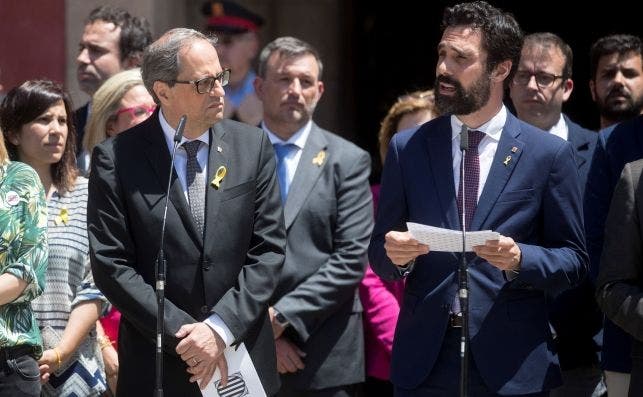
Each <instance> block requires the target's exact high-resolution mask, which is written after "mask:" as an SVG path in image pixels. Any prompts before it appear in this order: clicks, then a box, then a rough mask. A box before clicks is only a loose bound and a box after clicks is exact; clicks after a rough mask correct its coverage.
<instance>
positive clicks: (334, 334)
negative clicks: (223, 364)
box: [273, 124, 373, 395]
mask: <svg viewBox="0 0 643 397" xmlns="http://www.w3.org/2000/svg"><path fill="white" fill-rule="evenodd" d="M320 153H323V154H320ZM370 164H371V160H370V156H369V155H368V153H366V152H365V151H363V150H361V149H359V148H358V147H357V146H355V145H354V144H352V143H350V142H348V141H346V140H344V139H342V138H340V137H338V136H336V135H334V134H332V133H330V132H328V131H325V130H322V129H321V128H319V127H318V126H317V125H315V124H313V127H312V130H311V131H310V135H309V137H308V140H307V142H306V144H305V147H304V149H303V152H302V154H301V158H300V160H299V164H298V166H297V171H296V172H295V176H294V178H293V181H292V183H291V185H290V189H289V193H288V199H287V201H286V203H285V208H284V216H285V222H286V231H287V234H288V243H287V246H286V261H285V263H284V268H283V271H282V273H281V278H280V279H279V284H278V286H277V289H276V291H275V295H274V296H273V304H274V307H275V309H277V310H278V311H279V312H281V313H282V314H283V315H284V316H285V317H286V319H287V320H288V321H289V322H290V324H291V326H290V327H288V329H287V330H286V336H288V337H290V338H291V340H292V341H294V342H295V343H296V344H298V345H299V346H300V348H301V349H302V350H303V351H304V352H306V357H304V359H303V361H304V364H305V366H306V368H305V369H303V370H301V371H298V372H297V373H295V374H292V375H286V376H282V383H283V385H284V387H283V391H284V393H286V394H288V393H289V394H290V395H297V393H296V392H293V390H305V389H322V388H328V387H335V386H340V385H348V384H353V383H358V382H361V381H362V380H363V379H364V346H363V344H364V341H363V330H362V317H361V311H362V309H361V304H360V302H359V297H358V295H357V286H358V284H359V282H360V280H361V279H362V277H363V274H364V270H365V266H366V262H367V259H366V249H367V246H368V241H369V237H370V233H371V229H372V226H373V209H372V208H373V204H372V198H371V192H370V188H369V183H368V177H369V173H370ZM293 393H294V394H293Z"/></svg>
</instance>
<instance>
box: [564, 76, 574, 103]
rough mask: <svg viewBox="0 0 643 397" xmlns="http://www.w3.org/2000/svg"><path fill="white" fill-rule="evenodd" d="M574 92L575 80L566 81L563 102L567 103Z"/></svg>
mask: <svg viewBox="0 0 643 397" xmlns="http://www.w3.org/2000/svg"><path fill="white" fill-rule="evenodd" d="M572 91H574V80H572V79H565V81H564V82H563V102H565V101H567V100H568V99H569V97H570V96H571V95H572Z"/></svg>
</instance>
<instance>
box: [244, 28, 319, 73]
mask: <svg viewBox="0 0 643 397" xmlns="http://www.w3.org/2000/svg"><path fill="white" fill-rule="evenodd" d="M275 52H276V53H278V54H279V55H280V56H285V57H286V58H292V57H299V56H303V55H312V56H314V57H315V60H316V61H317V67H318V68H319V76H317V78H318V79H319V80H321V78H322V72H323V71H324V64H323V63H322V60H321V56H320V55H319V51H317V49H316V48H315V47H313V46H312V45H310V44H308V43H306V42H305V41H303V40H300V39H298V38H295V37H290V36H284V37H278V38H276V39H274V40H273V41H271V42H270V43H268V44H266V46H265V47H264V48H263V50H261V53H260V54H259V67H258V70H257V74H258V75H259V77H261V78H265V77H266V69H267V68H268V58H270V56H271V55H272V54H273V53H275Z"/></svg>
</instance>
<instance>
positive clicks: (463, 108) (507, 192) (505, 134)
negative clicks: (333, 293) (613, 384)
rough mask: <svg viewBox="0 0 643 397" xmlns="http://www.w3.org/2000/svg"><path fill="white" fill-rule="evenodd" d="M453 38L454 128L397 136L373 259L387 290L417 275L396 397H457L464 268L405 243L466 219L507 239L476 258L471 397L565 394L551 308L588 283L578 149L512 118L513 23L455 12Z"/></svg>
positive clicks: (427, 127)
mask: <svg viewBox="0 0 643 397" xmlns="http://www.w3.org/2000/svg"><path fill="white" fill-rule="evenodd" d="M443 26H444V28H445V29H444V32H443V35H442V39H441V41H440V43H439V45H438V64H437V68H436V75H437V78H436V104H437V105H438V108H439V109H440V110H441V112H443V114H446V115H445V116H442V117H439V118H437V119H434V120H432V121H430V122H428V123H426V124H424V125H423V126H422V127H420V129H419V130H418V131H417V132H415V133H398V134H396V135H395V136H394V137H393V140H392V142H391V145H390V149H389V150H388V154H387V159H386V163H385V166H384V172H383V175H382V187H381V193H380V203H379V208H378V214H377V220H376V225H375V230H374V232H373V237H372V239H371V246H370V247H369V257H370V259H371V266H372V267H373V269H374V270H375V272H376V273H378V274H379V275H380V276H381V277H383V278H385V279H397V278H400V277H404V276H407V280H406V289H405V296H404V301H403V302H404V303H403V306H402V309H401V311H400V317H399V320H398V324H397V329H396V335H395V341H394V347H393V359H392V368H391V380H392V382H393V384H394V385H395V391H396V396H403V397H405V396H446V395H456V394H457V393H458V381H457V379H458V378H459V376H460V357H459V356H460V336H461V327H462V313H461V311H460V307H459V304H458V303H459V302H458V301H457V300H456V290H457V284H458V282H457V277H456V274H457V268H458V263H459V259H460V255H459V254H456V253H452V252H433V251H430V248H431V247H428V246H426V245H423V244H420V243H419V242H418V241H417V240H416V239H414V238H413V237H412V236H411V234H410V233H409V232H407V231H404V230H406V225H405V222H417V223H422V224H426V225H431V226H438V227H444V228H448V229H456V230H457V229H460V228H461V221H460V219H462V220H464V224H465V225H466V228H467V229H468V230H486V229H491V230H494V231H497V232H498V233H500V235H501V236H500V237H499V239H498V240H490V241H487V242H486V244H485V245H481V246H476V247H474V251H475V255H474V254H468V255H467V261H468V274H469V302H470V304H469V319H468V320H469V329H468V331H469V335H470V339H469V342H470V357H469V368H468V374H469V376H468V379H469V385H468V386H469V393H470V395H472V396H492V395H493V396H496V395H498V394H501V395H530V396H532V395H533V396H536V395H538V396H540V395H546V394H547V392H548V390H550V389H552V388H554V387H556V386H559V385H560V384H561V375H560V369H559V366H558V360H557V358H556V355H555V352H554V349H553V346H552V344H553V343H552V342H553V341H552V335H551V332H550V329H549V324H548V316H547V298H548V296H552V295H555V294H556V293H559V292H561V291H563V290H565V289H567V288H570V287H572V286H574V285H575V284H576V283H578V282H579V281H580V280H581V278H582V277H583V275H584V273H585V266H586V261H587V258H586V254H585V247H584V236H583V226H582V207H581V194H580V187H579V183H578V172H577V171H576V164H575V159H574V153H573V149H572V147H571V145H570V144H569V143H568V142H565V141H564V140H562V139H560V138H558V137H555V136H552V135H550V134H543V132H542V131H541V130H539V129H536V128H534V127H532V126H530V125H529V124H526V123H524V122H522V121H520V120H518V119H516V118H515V117H513V116H512V115H511V114H510V113H509V112H508V111H507V109H506V108H505V107H504V106H503V103H502V99H503V90H504V84H505V82H506V81H509V80H510V79H511V77H512V75H513V73H514V71H515V69H516V67H517V65H518V59H519V56H520V49H521V46H522V32H521V30H520V28H519V26H518V24H517V23H516V21H515V20H514V19H513V17H512V16H510V15H509V14H506V13H504V12H502V11H500V10H498V9H496V8H494V7H492V6H490V5H489V4H487V3H485V2H475V3H463V4H458V5H456V6H454V7H452V8H447V10H446V11H445V14H444V18H443ZM473 130H476V131H473ZM467 132H468V133H469V137H468V141H469V149H468V151H467V153H466V155H465V156H464V159H463V158H462V157H463V156H462V155H461V151H460V134H461V133H467ZM478 143H479V144H478ZM461 164H463V165H464V168H465V170H466V175H465V178H466V181H467V182H466V184H464V185H465V186H464V187H463V184H461V183H460V182H461V179H465V178H461V173H460V167H461ZM456 192H458V193H457V194H456ZM462 201H464V202H465V203H466V208H465V211H464V213H463V214H459V208H461V203H462ZM458 202H460V204H459V205H458V204H457V203H458Z"/></svg>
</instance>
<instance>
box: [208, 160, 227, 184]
mask: <svg viewBox="0 0 643 397" xmlns="http://www.w3.org/2000/svg"><path fill="white" fill-rule="evenodd" d="M227 172H228V170H227V169H226V168H225V166H223V165H222V166H221V167H219V168H217V172H216V173H215V174H214V179H212V182H210V184H211V185H212V186H213V187H214V188H215V189H219V186H221V182H223V178H224V177H225V174H226V173H227Z"/></svg>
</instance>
